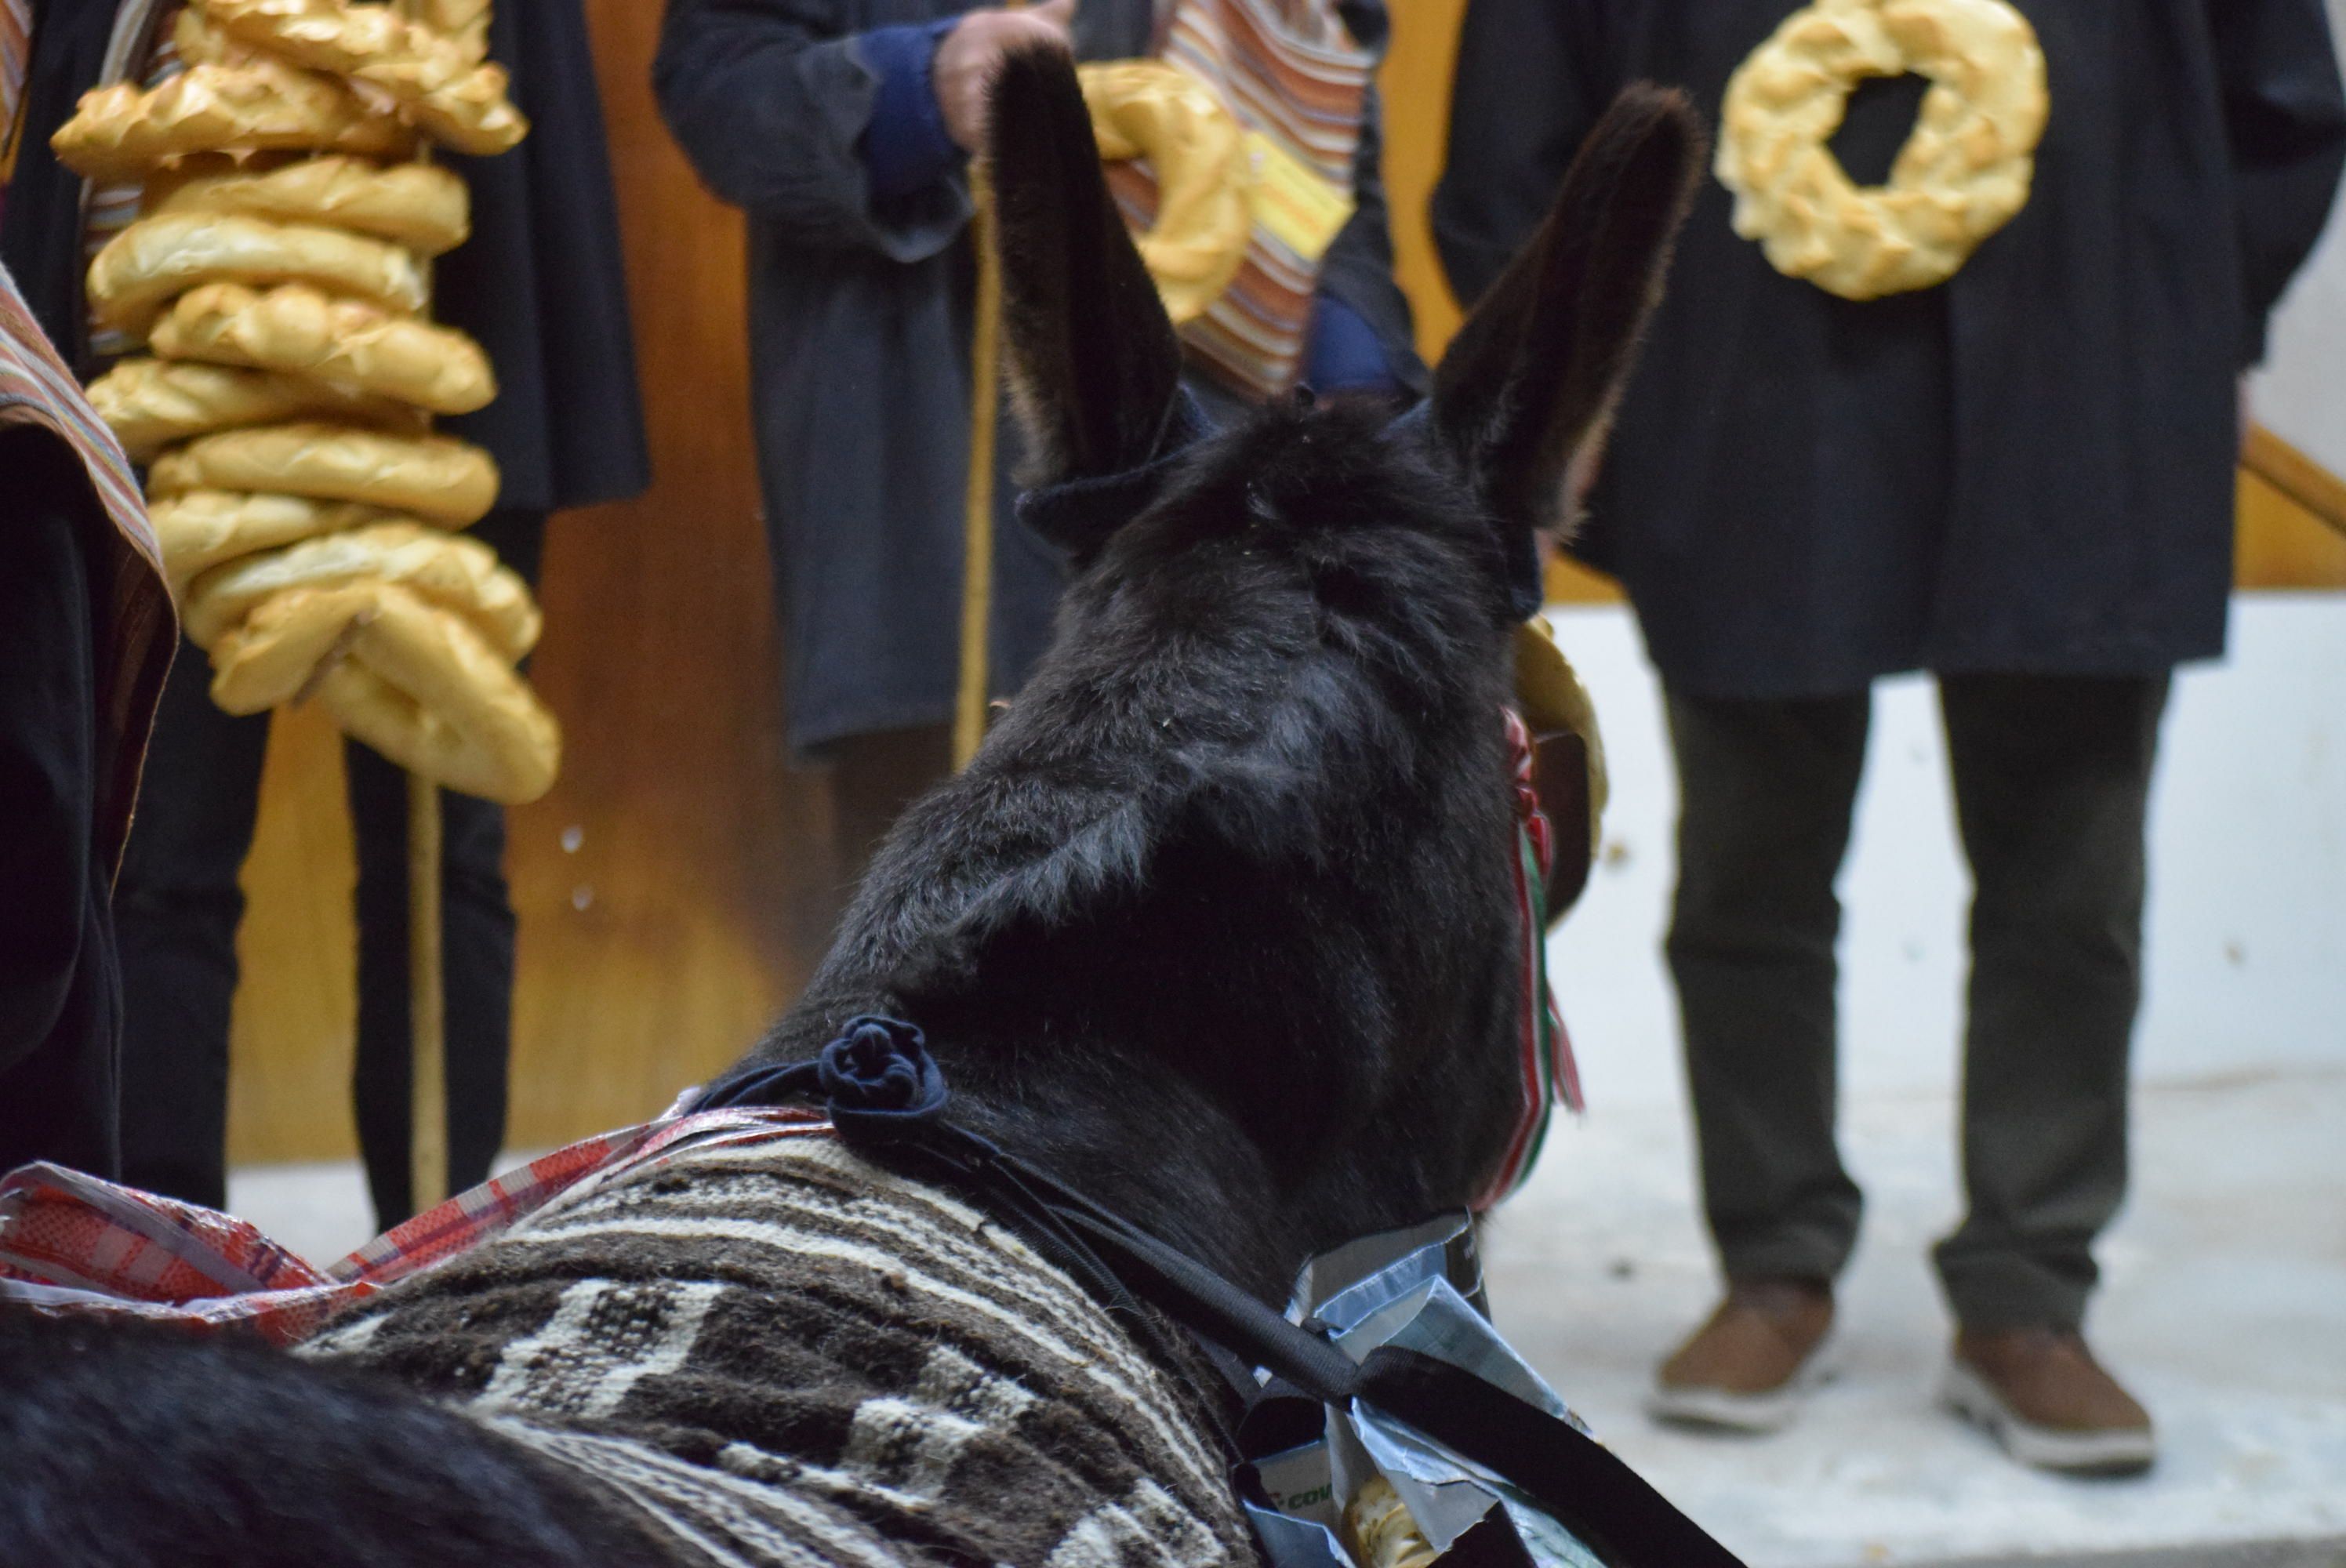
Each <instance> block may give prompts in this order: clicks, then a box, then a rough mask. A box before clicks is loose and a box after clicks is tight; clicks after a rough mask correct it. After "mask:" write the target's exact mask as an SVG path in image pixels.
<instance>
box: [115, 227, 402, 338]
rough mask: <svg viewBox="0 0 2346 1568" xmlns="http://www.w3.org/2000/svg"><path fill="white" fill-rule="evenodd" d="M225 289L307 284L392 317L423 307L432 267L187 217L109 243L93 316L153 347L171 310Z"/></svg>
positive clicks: (362, 241) (383, 247) (305, 235)
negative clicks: (211, 285) (210, 289)
mask: <svg viewBox="0 0 2346 1568" xmlns="http://www.w3.org/2000/svg"><path fill="white" fill-rule="evenodd" d="M211 280H233V281H236V282H240V283H257V284H261V285H264V286H265V285H270V284H276V283H290V282H301V283H308V284H311V285H313V286H315V287H318V288H321V289H324V290H331V291H334V292H337V293H342V294H348V295H352V296H354V297H356V298H358V299H362V300H370V301H372V303H374V304H377V305H381V306H382V307H384V308H385V309H386V310H390V311H403V312H404V311H420V310H422V309H423V300H424V287H423V266H422V264H421V263H420V262H418V261H417V260H416V259H415V257H414V256H413V254H412V253H411V252H409V251H407V250H405V249H402V248H401V247H399V246H397V245H392V244H388V243H386V242H384V241H383V240H381V239H372V238H370V237H369V236H367V235H363V234H352V233H349V232H346V231H345V230H342V229H327V228H323V227H321V226H320V225H317V224H313V223H276V222H271V221H270V220H269V219H262V218H243V217H238V216H235V215H232V214H227V213H208V212H180V213H166V214H162V215H160V216H158V217H154V218H142V219H138V221H137V222H135V223H133V224H131V225H130V226H129V227H128V228H127V229H123V230H122V232H121V233H119V234H117V235H116V236H115V237H114V238H113V239H109V240H107V242H106V248H105V249H102V250H100V251H99V252H98V253H97V257H96V259H95V260H92V261H91V262H90V266H89V283H88V291H89V304H90V311H91V313H92V314H94V315H95V316H96V317H97V320H98V321H99V322H100V323H101V324H102V325H105V326H109V327H113V328H116V329H117V330H118V331H124V332H127V333H129V334H130V335H131V336H133V337H138V338H143V337H144V336H145V335H146V333H147V331H148V328H149V327H151V326H152V325H153V324H154V320H155V317H156V314H157V313H158V311H160V310H161V309H162V307H163V305H164V304H165V303H166V302H167V301H168V300H171V299H173V298H174V297H176V296H178V295H179V294H181V293H183V292H185V291H186V290H188V289H189V288H191V287H193V286H194V285H195V284H198V283H201V282H207V281H211Z"/></svg>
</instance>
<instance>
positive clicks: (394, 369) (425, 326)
mask: <svg viewBox="0 0 2346 1568" xmlns="http://www.w3.org/2000/svg"><path fill="white" fill-rule="evenodd" d="M148 341H149V344H150V346H151V347H152V348H153V349H154V351H156V352H157V353H158V354H160V355H162V356H163V357H164V358H166V359H174V360H202V361H208V362H209V363H212V364H228V365H249V366H251V367H253V368H254V369H257V370H270V371H282V372H287V373H289V374H293V375H303V376H311V377H314V378H316V379H318V380H321V381H329V382H335V383H336V384H338V385H342V386H348V387H352V388H354V389H356V390H357V391H360V392H372V393H374V394H375V395H377V396H379V397H387V398H392V399H394V400H395V401H397V402H405V403H413V404H414V405H415V406H416V407H418V408H424V409H429V410H431V411H432V412H433V413H470V412H473V411H474V409H477V408H483V407H485V406H487V404H488V402H490V400H491V399H493V398H495V396H496V395H497V382H496V377H495V375H494V374H493V373H492V372H490V369H489V358H488V356H487V355H486V354H484V353H483V352H482V351H481V345H480V344H478V343H476V342H474V341H473V340H472V339H471V338H469V337H467V336H465V335H464V333H463V332H460V331H456V330H455V329H454V328H453V327H435V326H433V324H432V323H431V322H429V321H418V320H416V319H414V318H413V317H410V316H401V315H394V314H393V313H392V312H391V311H385V310H382V309H381V308H380V307H377V306H374V305H370V304H368V303H367V302H366V301H365V300H345V299H341V298H338V297H336V296H334V295H331V294H326V293H321V291H319V290H316V289H312V288H309V287H307V286H306V285H303V284H300V283H284V284H280V285H279V286H278V287H276V288H274V289H269V290H255V289H248V288H246V287H245V286H244V285H243V284H241V283H207V284H204V285H203V286H202V287H200V288H196V289H190V290H189V291H188V292H186V293H185V294H182V295H180V296H179V298H178V299H177V300H173V301H172V302H171V308H170V309H169V310H168V311H165V312H164V313H163V316H162V319H161V320H160V321H157V322H156V323H155V327H154V331H153V332H152V333H151V334H150V335H149V340H148Z"/></svg>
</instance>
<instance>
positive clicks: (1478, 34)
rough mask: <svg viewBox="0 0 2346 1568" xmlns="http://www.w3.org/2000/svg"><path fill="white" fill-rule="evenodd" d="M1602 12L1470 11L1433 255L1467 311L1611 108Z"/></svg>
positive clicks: (1501, 5) (1523, 1)
mask: <svg viewBox="0 0 2346 1568" xmlns="http://www.w3.org/2000/svg"><path fill="white" fill-rule="evenodd" d="M1598 10H1599V7H1598V5H1596V0H1467V5H1466V19H1465V22H1464V25H1463V27H1462V28H1461V30H1460V33H1459V38H1458V69H1457V75H1456V76H1455V77H1454V82H1453V85H1452V88H1451V96H1450V150H1449V154H1448V157H1447V159H1446V160H1445V164H1444V167H1443V172H1442V182H1441V184H1440V185H1438V186H1436V187H1435V188H1434V192H1433V243H1434V248H1435V249H1436V250H1437V251H1439V252H1440V254H1441V257H1442V266H1443V271H1445V272H1446V273H1448V274H1449V277H1450V287H1451V290H1453V291H1454V293H1455V294H1456V295H1457V296H1458V301H1459V303H1460V304H1462V305H1466V306H1470V307H1471V306H1472V305H1473V304H1474V301H1475V300H1478V299H1480V298H1482V295H1483V291H1484V290H1486V289H1488V288H1489V287H1490V286H1491V285H1492V283H1493V282H1494V281H1495V280H1497V278H1498V276H1499V273H1500V272H1501V270H1504V269H1505V266H1506V264H1507V261H1508V260H1509V259H1510V258H1511V257H1513V256H1514V255H1515V248H1516V247H1517V246H1519V245H1521V244H1522V243H1523V242H1524V241H1525V239H1529V238H1530V236H1531V232H1532V230H1533V229H1535V228H1536V227H1538V224H1539V220H1540V219H1542V218H1543V217H1545V215H1546V213H1547V209H1548V204H1549V203H1550V202H1551V201H1553V200H1554V199H1555V198H1556V187H1557V186H1558V185H1560V184H1562V183H1563V180H1564V174H1565V170H1566V169H1567V168H1570V167H1571V166H1572V155H1573V154H1574V152H1575V151H1576V150H1577V149H1578V148H1579V146H1580V143H1581V141H1582V139H1583V138H1584V137H1586V136H1587V134H1588V132H1589V129H1590V127H1593V126H1595V125H1596V119H1597V117H1598V116H1599V115H1600V114H1602V113H1603V112H1604V109H1605V106H1606V105H1607V103H1609V102H1611V101H1612V97H1613V90H1614V87H1616V86H1617V84H1614V83H1612V82H1610V81H1609V74H1610V73H1609V66H1608V64H1607V50H1606V46H1605V36H1604V27H1603V19H1602V17H1601V16H1600V15H1598Z"/></svg>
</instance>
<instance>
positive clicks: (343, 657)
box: [211, 584, 562, 806]
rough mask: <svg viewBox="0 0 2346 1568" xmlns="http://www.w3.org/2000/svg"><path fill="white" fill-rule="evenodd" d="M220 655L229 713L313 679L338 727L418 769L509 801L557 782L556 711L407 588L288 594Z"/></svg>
mask: <svg viewBox="0 0 2346 1568" xmlns="http://www.w3.org/2000/svg"><path fill="white" fill-rule="evenodd" d="M211 654H212V688H211V690H212V700H213V702H215V703H217V704H218V705H219V707H220V708H222V709H223V710H224V711H226V712H229V713H260V712H263V711H265V710H266V709H269V708H275V707H277V706H278V705H279V704H280V703H285V702H290V701H291V700H293V698H295V697H298V696H300V695H301V693H302V691H303V690H304V689H306V688H308V687H311V683H312V682H314V683H315V686H316V690H317V694H318V698H319V700H320V701H321V703H322V704H323V705H324V706H325V708H326V710H327V712H328V713H330V714H331V715H332V716H333V719H334V722H335V723H336V724H337V725H339V726H340V727H341V728H342V729H343V730H345V731H346V732H347V733H349V734H351V735H352V736H354V737H356V738H358V739H360V740H362V741H364V742H365V743H366V744H367V745H369V746H372V748H375V749H376V750H377V751H379V752H381V753H382V755H383V756H385V757H387V758H389V759H391V760H392V761H393V762H396V763H398V764H399V765H400V766H401V767H403V768H404V769H407V770H408V771H410V772H412V773H418V774H421V775H423V777H424V778H427V779H434V780H437V781H438V782H440V783H442V784H444V785H446V786H447V787H448V788H450V789H458V790H462V791H463V792H464V793H465V794H467V795H478V796H481V797H482V798H484V799H490V800H498V801H502V802H504V803H505V804H506V805H509V806H518V805H522V804H525V803H526V802H528V801H531V800H535V799H537V798H538V797H539V796H541V795H543V794H545V793H546V790H547V789H551V788H552V787H553V784H554V777H555V773H556V770H557V769H558V767H559V765H560V761H561V756H562V731H561V728H560V726H558V725H557V724H556V722H555V719H554V716H553V715H552V714H550V713H548V712H547V711H546V708H545V705H544V704H542V703H540V702H539V701H538V700H537V697H536V695H535V693H533V692H532V691H531V690H530V689H529V687H528V685H527V684H526V683H525V682H524V681H523V680H522V678H521V677H520V676H519V675H517V674H515V672H514V670H513V669H512V668H511V667H509V666H507V665H506V664H505V661H504V660H503V659H501V658H499V657H497V654H496V650H495V649H494V648H492V647H490V646H489V644H488V642H487V640H486V639H485V638H484V637H483V636H481V634H480V633H479V632H478V631H476V630H474V627H473V626H472V625H471V624H470V623H468V622H466V621H465V620H464V619H463V618H462V617H460V616H452V615H448V614H446V613H444V612H443V611H441V610H437V609H434V608H433V607H432V606H429V605H427V604H425V603H424V602H423V600H421V599H419V598H418V597H416V596H415V595H413V593H411V592H409V591H408V590H407V589H405V588H402V587H398V586H396V585H387V584H369V585H353V586H349V587H341V588H292V589H288V590H287V591H285V592H283V593H280V594H277V595H275V596H271V597H270V598H267V599H264V600H262V601H261V602H260V604H259V605H257V606H254V608H253V610H252V613H251V614H250V616H246V618H245V619H244V621H243V622H242V624H240V625H239V626H234V627H231V628H230V629H229V630H228V631H225V632H223V633H222V634H221V635H220V636H219V639H218V640H217V641H216V642H214V643H213V645H212V649H211Z"/></svg>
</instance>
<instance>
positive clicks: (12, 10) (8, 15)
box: [0, 0, 33, 200]
mask: <svg viewBox="0 0 2346 1568" xmlns="http://www.w3.org/2000/svg"><path fill="white" fill-rule="evenodd" d="M32 65H33V0H0V200H5V199H6V196H7V190H8V178H9V177H10V176H11V175H13V174H15V172H16V144H17V142H18V140H19V139H20V138H21V137H23V136H24V134H25V73H26V71H28V70H30V69H31V68H32Z"/></svg>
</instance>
